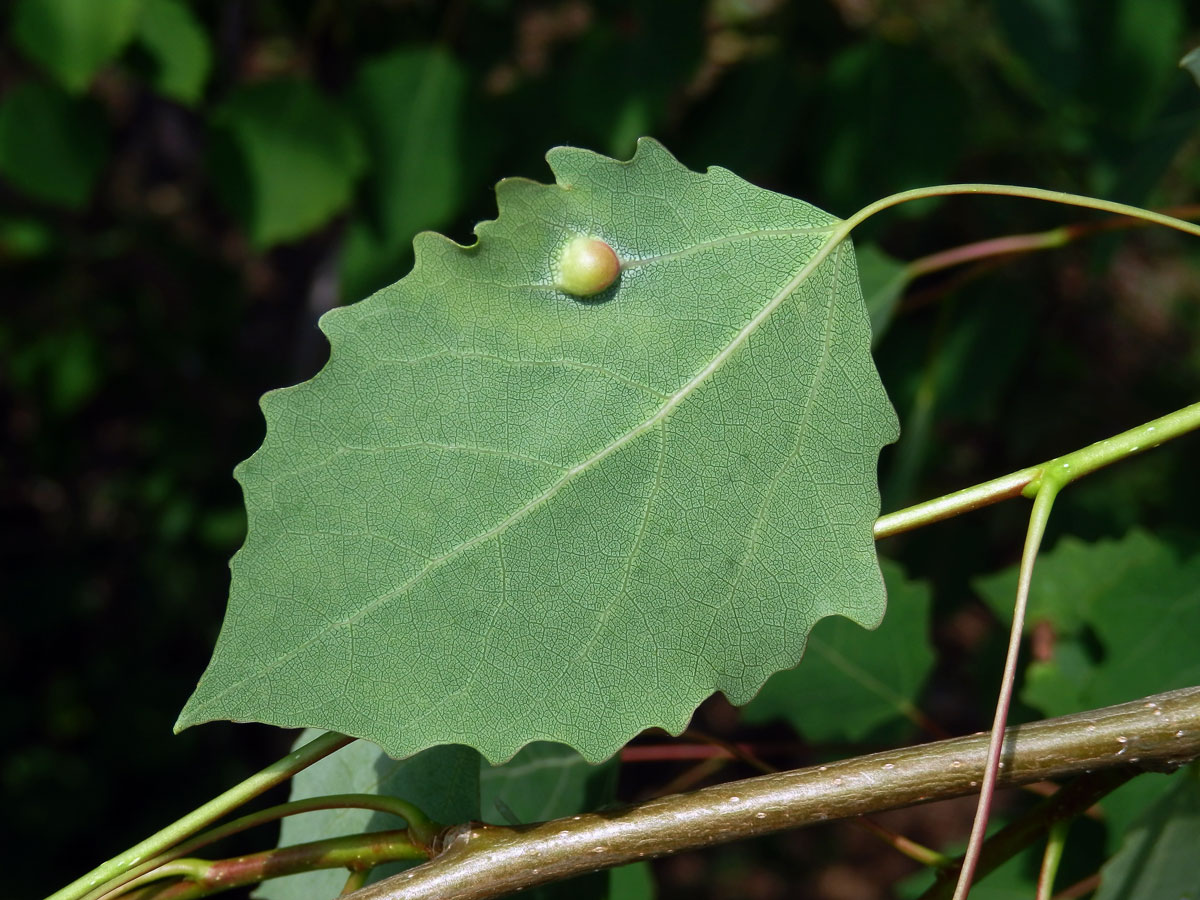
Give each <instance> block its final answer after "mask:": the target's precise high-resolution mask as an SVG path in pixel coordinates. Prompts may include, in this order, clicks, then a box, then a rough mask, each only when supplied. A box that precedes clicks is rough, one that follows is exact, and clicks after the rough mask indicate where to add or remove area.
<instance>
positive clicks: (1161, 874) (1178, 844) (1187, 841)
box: [1096, 765, 1200, 900]
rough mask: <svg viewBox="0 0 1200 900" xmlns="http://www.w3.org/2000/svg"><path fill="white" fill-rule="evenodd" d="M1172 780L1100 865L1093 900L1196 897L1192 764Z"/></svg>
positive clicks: (1196, 776) (1199, 784) (1197, 775)
mask: <svg viewBox="0 0 1200 900" xmlns="http://www.w3.org/2000/svg"><path fill="white" fill-rule="evenodd" d="M1173 781H1174V783H1173V785H1172V788H1171V790H1170V792H1168V793H1167V794H1165V795H1164V796H1163V797H1161V798H1160V799H1159V801H1158V802H1157V803H1155V804H1154V806H1152V807H1151V808H1150V809H1149V810H1147V812H1146V814H1145V815H1144V816H1142V818H1141V819H1139V820H1138V822H1137V824H1135V825H1134V827H1133V828H1132V829H1131V830H1130V832H1129V834H1128V835H1127V836H1126V838H1125V841H1124V843H1123V844H1122V845H1121V849H1120V851H1119V852H1118V853H1117V855H1116V856H1114V857H1113V858H1112V859H1110V860H1109V861H1108V862H1107V863H1105V865H1104V869H1103V870H1102V872H1101V881H1100V889H1099V890H1098V891H1097V892H1096V900H1125V898H1130V897H1137V898H1144V900H1158V898H1164V900H1167V898H1169V900H1176V898H1180V900H1183V898H1194V897H1198V896H1200V867H1197V866H1196V847H1197V845H1198V844H1200V769H1198V768H1197V767H1196V766H1195V765H1193V766H1191V767H1190V768H1189V769H1188V770H1187V771H1186V773H1185V774H1183V775H1181V776H1180V777H1178V778H1175V779H1174V780H1173Z"/></svg>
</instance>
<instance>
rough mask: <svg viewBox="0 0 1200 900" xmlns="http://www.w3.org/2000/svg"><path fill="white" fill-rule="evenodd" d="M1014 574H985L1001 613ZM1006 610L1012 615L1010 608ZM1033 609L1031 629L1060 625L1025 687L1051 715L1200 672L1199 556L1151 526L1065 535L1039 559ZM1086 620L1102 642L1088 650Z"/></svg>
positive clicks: (1174, 684) (1177, 682)
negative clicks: (1096, 535)
mask: <svg viewBox="0 0 1200 900" xmlns="http://www.w3.org/2000/svg"><path fill="white" fill-rule="evenodd" d="M1013 577H1014V574H1013V572H1012V571H1011V570H1010V571H1009V572H1008V573H1006V574H1005V575H1003V576H1000V577H997V576H992V577H989V578H988V579H984V580H982V581H981V582H979V583H978V586H979V587H980V589H981V592H983V593H985V595H988V600H989V603H991V604H992V605H993V606H994V607H995V608H996V610H997V612H998V613H999V614H1001V615H1004V614H1005V608H1004V607H1003V606H1002V598H1003V596H1004V593H1003V591H1002V590H997V588H998V586H999V585H1000V584H1001V583H1003V581H1006V580H1008V579H1011V578H1013ZM1010 603H1011V601H1010ZM1006 612H1007V617H1009V618H1011V615H1012V613H1011V610H1006ZM1027 618H1028V622H1029V627H1030V628H1032V627H1034V626H1035V625H1036V623H1037V622H1038V621H1047V622H1049V623H1050V624H1051V625H1053V626H1055V627H1056V628H1057V629H1058V631H1059V632H1060V641H1059V643H1058V644H1057V645H1056V646H1055V648H1054V650H1053V655H1052V657H1051V658H1050V659H1049V660H1043V661H1037V662H1034V663H1032V664H1031V665H1030V667H1029V671H1028V674H1027V677H1026V686H1025V689H1024V692H1023V694H1022V697H1023V699H1025V700H1026V702H1028V703H1030V704H1031V705H1033V706H1036V707H1038V708H1039V709H1041V711H1042V712H1044V713H1045V714H1046V715H1049V716H1061V715H1066V714H1067V713H1072V712H1079V711H1080V710H1083V709H1094V708H1096V707H1100V706H1108V705H1110V704H1114V703H1122V702H1124V701H1127V700H1133V699H1136V698H1137V697H1139V696H1144V695H1146V694H1153V693H1157V692H1160V691H1167V690H1171V689H1172V688H1178V687H1186V686H1188V685H1191V684H1196V683H1197V681H1200V654H1197V653H1196V647H1195V635H1197V634H1200V556H1196V557H1193V558H1192V559H1190V560H1188V561H1186V562H1182V563H1181V562H1180V561H1178V560H1177V559H1176V557H1175V555H1174V553H1173V552H1172V551H1171V549H1170V548H1169V547H1167V546H1166V545H1165V544H1163V543H1162V542H1161V541H1159V540H1157V539H1156V538H1154V537H1151V536H1150V535H1147V534H1145V533H1144V532H1141V531H1132V532H1130V534H1129V535H1127V536H1126V537H1125V538H1123V539H1121V540H1120V541H1099V542H1097V543H1095V544H1091V545H1089V544H1084V543H1082V542H1080V541H1077V540H1074V539H1071V538H1064V539H1063V540H1062V541H1060V542H1059V545H1058V546H1057V547H1055V549H1054V550H1053V552H1051V553H1048V554H1045V555H1043V556H1041V557H1039V559H1038V562H1037V566H1036V568H1035V569H1034V576H1033V585H1032V589H1031V591H1030V598H1029V612H1028V614H1027ZM1085 627H1087V628H1088V629H1089V632H1090V634H1092V635H1094V636H1095V639H1096V640H1097V641H1098V642H1099V647H1098V648H1097V649H1096V651H1093V652H1090V653H1089V651H1088V649H1087V647H1086V646H1085V645H1084V644H1083V643H1081V642H1080V641H1079V640H1075V639H1072V638H1073V636H1074V635H1077V634H1079V633H1080V632H1082V631H1083V629H1084V628H1085ZM1062 636H1065V637H1066V638H1067V639H1066V640H1062V639H1061V637H1062ZM1100 659H1103V664H1102V665H1101V664H1099V662H1100Z"/></svg>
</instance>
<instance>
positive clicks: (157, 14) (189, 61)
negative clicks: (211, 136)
mask: <svg viewBox="0 0 1200 900" xmlns="http://www.w3.org/2000/svg"><path fill="white" fill-rule="evenodd" d="M143 3H144V7H143V9H142V16H141V20H140V21H139V22H138V32H137V37H138V41H139V42H140V43H141V45H142V46H143V47H145V49H146V51H147V52H148V53H149V54H150V56H151V57H152V58H153V60H154V63H155V66H156V67H157V70H156V72H155V73H154V77H153V79H152V83H153V85H154V88H155V90H157V91H159V92H160V93H162V94H165V95H166V96H168V97H170V98H171V99H173V100H178V101H179V102H180V103H186V104H192V103H195V102H196V101H197V100H199V99H200V97H201V95H202V94H203V93H204V85H205V82H207V81H208V74H209V71H210V70H211V69H212V50H211V49H210V48H209V45H208V35H207V34H206V33H205V31H204V26H203V25H202V24H201V23H200V21H199V20H198V19H197V18H196V14H195V13H194V12H193V11H192V8H191V7H190V6H188V5H187V4H186V3H183V2H181V0H143Z"/></svg>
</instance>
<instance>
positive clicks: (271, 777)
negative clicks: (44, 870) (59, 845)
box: [47, 732, 354, 900]
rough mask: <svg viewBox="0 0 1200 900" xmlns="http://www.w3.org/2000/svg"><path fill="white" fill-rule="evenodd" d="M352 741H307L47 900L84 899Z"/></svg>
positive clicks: (325, 736)
mask: <svg viewBox="0 0 1200 900" xmlns="http://www.w3.org/2000/svg"><path fill="white" fill-rule="evenodd" d="M352 740H354V738H349V737H346V736H345V735H341V734H334V733H332V732H331V733H329V734H323V735H321V736H320V737H319V738H316V739H315V740H312V741H310V742H309V743H307V744H305V745H304V746H303V747H300V748H299V749H297V750H293V751H292V752H291V753H289V754H288V755H287V756H285V757H283V759H281V760H279V761H277V762H274V763H272V764H271V765H269V766H267V767H266V768H265V769H263V770H262V771H261V772H258V773H256V774H254V775H251V776H250V777H249V778H247V779H246V780H245V781H243V782H242V783H241V784H238V785H236V786H234V787H232V788H230V789H229V790H227V791H225V792H224V793H223V794H220V795H219V796H217V797H214V798H213V799H212V800H209V801H208V802H207V803H205V804H204V805H203V806H200V807H198V808H196V809H194V810H192V811H191V812H190V813H188V814H187V815H186V816H184V817H183V818H181V819H179V820H178V821H176V822H174V823H172V824H171V825H168V826H167V827H166V828H164V829H163V830H162V831H159V832H158V833H157V834H153V835H151V836H150V837H148V838H146V839H145V840H144V841H142V842H141V843H139V844H136V845H134V846H133V847H130V848H129V849H128V850H126V851H125V852H124V853H121V854H119V855H118V856H114V857H113V858H112V859H110V860H108V861H107V862H105V863H103V864H102V865H99V866H97V867H96V868H95V869H93V870H92V871H91V872H89V873H88V874H86V875H84V876H82V877H81V878H77V879H76V880H75V881H73V882H71V883H70V884H68V885H67V886H66V887H64V888H62V889H61V890H58V891H55V892H54V893H53V894H51V895H50V897H49V898H47V900H80V898H82V897H83V896H85V895H86V894H88V893H89V892H91V891H93V890H94V889H95V888H98V887H100V886H101V885H103V884H105V883H106V882H108V881H111V880H112V879H114V878H116V877H118V876H119V875H121V874H123V873H124V872H127V871H128V870H129V869H131V868H133V867H134V866H136V865H138V864H139V863H141V862H142V861H143V860H145V859H146V858H148V857H151V856H157V855H158V854H160V853H162V852H163V851H165V850H168V849H169V848H171V847H173V846H174V845H175V844H178V843H179V842H180V841H183V840H186V839H187V838H189V837H191V836H192V835H193V834H195V833H196V832H198V831H199V830H200V829H202V828H204V827H206V826H207V825H210V824H211V823H213V822H215V821H216V820H217V819H219V818H221V816H223V815H225V814H226V813H228V812H230V811H231V810H234V809H237V808H238V807H239V806H241V805H242V804H243V803H245V802H246V801H248V800H251V799H253V798H254V797H257V796H258V795H259V794H261V793H263V791H266V790H269V789H270V788H273V787H274V786H275V785H277V784H282V783H283V782H284V781H286V780H287V779H289V778H291V777H292V776H293V775H295V774H296V773H297V772H299V771H301V770H302V769H305V768H307V767H308V766H310V765H312V764H313V763H315V762H316V761H317V760H319V759H323V758H324V757H326V756H328V755H329V754H331V753H333V752H335V751H337V750H340V749H341V748H342V747H344V746H346V745H347V744H349V743H350V742H351V741H352Z"/></svg>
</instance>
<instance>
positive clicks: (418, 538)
mask: <svg viewBox="0 0 1200 900" xmlns="http://www.w3.org/2000/svg"><path fill="white" fill-rule="evenodd" d="M549 161H550V164H551V168H552V169H553V170H554V172H555V175H556V177H557V180H558V183H557V184H556V185H541V184H537V183H534V182H530V181H525V180H519V179H512V180H508V181H504V182H501V184H500V185H499V187H498V189H497V194H498V198H499V207H500V215H499V218H498V219H497V220H496V221H494V222H486V223H483V224H481V225H480V226H479V227H478V228H477V233H478V235H479V241H478V243H477V244H475V245H474V246H472V247H460V246H458V245H456V244H453V243H452V242H450V241H448V240H446V239H445V238H442V237H440V236H438V235H434V234H428V233H426V234H423V235H420V236H419V237H418V238H417V241H416V264H415V267H414V270H413V272H412V274H410V275H409V276H408V277H407V278H405V279H404V280H403V281H401V282H399V283H398V284H396V285H394V286H393V287H391V288H389V289H387V290H384V291H381V292H379V293H378V294H376V295H374V296H373V297H371V298H370V299H368V300H366V301H364V302H363V303H360V304H357V305H355V306H352V307H347V308H344V309H339V310H334V311H333V312H331V313H329V314H327V315H326V316H325V317H324V318H323V319H322V328H323V329H324V331H325V332H326V334H327V335H328V336H329V338H330V343H331V345H332V349H331V356H330V361H329V363H328V365H327V366H326V367H325V369H324V370H323V371H322V372H321V373H320V374H319V375H317V377H316V378H314V379H313V380H311V381H309V382H307V383H305V384H302V385H298V386H296V387H294V388H289V389H287V390H283V391H277V392H274V393H272V394H268V395H267V396H266V397H265V398H264V400H263V408H264V412H265V414H266V418H267V423H268V424H267V437H266V440H265V442H264V444H263V447H262V448H261V449H260V450H259V451H258V452H257V453H256V454H255V455H254V456H253V457H251V458H250V459H249V460H247V461H246V462H245V463H243V464H242V466H240V467H239V469H238V472H237V475H238V478H239V480H240V481H241V483H242V486H243V490H244V492H245V496H246V503H247V510H248V515H249V532H248V537H247V541H246V544H245V546H244V547H243V548H242V550H241V551H240V552H239V554H238V555H237V556H236V557H235V559H234V561H233V564H232V568H233V586H232V592H231V598H230V604H229V610H228V613H227V616H226V621H225V624H224V626H223V628H222V632H221V636H220V638H219V640H218V645H217V649H216V651H215V654H214V657H213V660H212V662H211V663H210V665H209V668H208V670H207V671H206V672H205V674H204V676H203V678H202V679H201V681H200V684H199V685H198V687H197V689H196V692H195V694H194V695H193V696H192V698H191V699H190V700H189V702H188V704H187V706H186V707H185V709H184V710H183V712H182V713H181V716H180V719H179V722H178V725H177V727H180V728H183V727H186V726H188V725H192V724H197V723H199V722H204V721H209V720H212V719H216V718H229V719H235V720H260V721H267V722H271V723H274V724H277V725H285V726H286V725H317V726H319V727H323V728H327V729H331V730H336V731H340V732H342V733H347V734H353V735H357V736H362V737H366V738H368V739H369V740H372V741H374V742H376V743H378V744H380V745H381V746H382V747H384V749H385V750H387V751H388V752H389V754H391V755H393V756H395V757H397V758H402V757H404V756H408V755H410V754H412V753H414V752H417V751H419V750H421V749H424V748H426V747H429V746H432V745H434V744H440V743H467V744H470V745H472V746H475V747H477V748H478V749H479V750H480V751H481V752H483V754H484V755H485V756H486V757H488V758H489V759H490V760H493V761H501V760H505V759H508V758H509V757H511V756H512V755H513V754H514V753H516V752H517V750H519V749H520V748H521V747H522V746H524V745H525V744H527V743H529V742H531V741H537V740H546V741H557V742H559V743H567V744H569V745H571V746H573V747H575V748H576V749H577V750H579V751H580V752H581V753H582V754H583V756H584V757H585V758H587V759H589V760H593V761H594V760H599V759H603V758H605V757H607V756H609V755H611V754H612V753H613V752H615V751H616V750H617V749H618V748H619V747H620V746H621V745H622V744H624V743H625V742H626V741H627V740H628V739H629V738H630V737H632V736H633V735H634V734H636V733H637V732H639V731H641V730H643V729H644V728H647V727H650V726H654V725H658V726H662V727H663V728H666V729H667V730H668V731H671V732H679V731H680V730H682V729H683V728H684V727H685V725H686V724H687V721H688V719H689V717H690V715H691V713H692V711H693V710H694V709H695V707H696V706H697V705H698V704H699V703H700V701H702V700H703V699H704V698H705V697H707V696H708V695H710V694H711V693H713V692H714V691H718V690H720V691H724V692H725V693H726V694H727V695H728V696H729V697H730V699H731V700H733V701H734V702H735V703H745V702H746V701H748V700H749V699H750V698H751V697H752V696H753V695H754V694H755V692H756V691H757V690H758V688H759V687H760V686H761V685H762V683H763V681H764V680H765V679H766V678H767V676H768V675H770V674H771V673H772V672H774V671H777V670H778V669H781V668H786V667H790V666H792V665H795V663H796V662H797V661H798V660H799V658H800V655H801V653H802V651H803V648H804V642H805V638H806V636H807V634H808V631H809V630H810V629H811V628H812V626H813V624H815V622H816V621H817V620H818V619H820V618H822V617H823V616H826V615H831V614H834V613H836V614H840V615H844V616H846V617H847V618H850V619H853V620H854V621H857V622H859V623H860V624H864V625H868V626H872V627H873V626H874V625H876V624H878V622H879V620H880V618H881V616H882V614H883V607H884V592H883V583H882V578H881V576H880V573H879V567H878V564H877V562H876V559H875V551H874V541H873V539H872V525H873V522H874V520H875V518H876V516H877V514H878V502H879V501H878V490H877V486H876V481H875V469H876V463H877V457H878V452H879V449H880V447H881V446H882V445H883V444H885V443H887V442H888V441H891V440H893V439H894V438H895V436H896V421H895V415H894V413H893V412H892V409H891V407H890V405H889V404H888V402H887V398H886V396H885V395H884V392H883V388H882V385H881V383H880V381H879V377H878V374H877V373H876V371H875V367H874V364H873V362H872V360H871V357H870V354H869V349H868V347H869V342H870V329H869V326H868V321H867V316H866V313H865V311H864V309H863V303H862V296H861V292H860V290H859V285H858V280H857V277H856V273H855V267H854V257H853V252H852V250H851V247H850V245H849V243H848V242H846V241H841V242H837V243H834V242H833V241H831V235H832V234H834V233H835V231H836V228H837V226H838V222H839V220H837V219H834V218H833V217H832V216H829V215H828V214H826V213H823V212H821V211H820V210H817V209H815V208H814V207H812V206H810V205H808V204H806V203H803V202H801V201H797V200H792V199H789V198H787V197H783V196H780V195H777V194H773V193H770V192H768V191H764V190H760V189H758V188H755V187H753V186H752V185H750V184H748V183H746V182H744V181H742V180H741V179H739V178H737V177H736V176H734V175H733V174H732V173H730V172H728V171H725V170H723V169H719V168H713V169H710V170H709V171H708V172H707V173H704V174H699V173H694V172H690V171H688V170H687V169H685V168H684V167H682V166H681V165H679V163H677V162H676V161H675V160H674V159H673V158H672V157H671V156H670V155H669V154H667V152H666V151H665V150H663V148H662V147H661V146H660V145H659V144H657V143H655V142H653V141H643V142H641V144H640V145H639V150H638V153H637V154H636V155H635V157H634V159H633V160H632V161H631V162H628V163H621V162H616V161H614V160H610V159H606V158H604V157H601V156H598V155H596V154H593V153H590V152H587V151H583V150H577V149H572V148H559V149H557V150H554V151H552V152H551V153H550V154H549ZM577 233H586V234H590V235H594V236H597V237H600V238H602V239H604V240H606V241H607V242H608V243H609V244H610V245H612V246H613V247H614V248H615V249H616V251H617V253H618V255H619V256H620V257H621V258H622V259H623V260H624V261H625V268H624V271H623V272H622V274H621V277H620V280H619V281H618V283H617V284H616V285H615V286H614V287H613V288H611V289H609V290H608V291H606V292H605V293H603V294H601V295H599V296H598V298H596V299H594V300H592V301H589V302H580V301H578V300H575V299H573V298H570V297H567V296H564V295H563V294H561V293H560V292H558V291H556V290H555V289H553V288H552V287H551V285H552V283H553V280H554V275H553V272H552V266H553V260H554V256H555V253H556V251H557V249H558V248H559V247H561V246H562V245H563V244H564V243H565V242H566V241H567V240H568V239H569V238H570V237H572V236H574V235H575V234H577Z"/></svg>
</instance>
